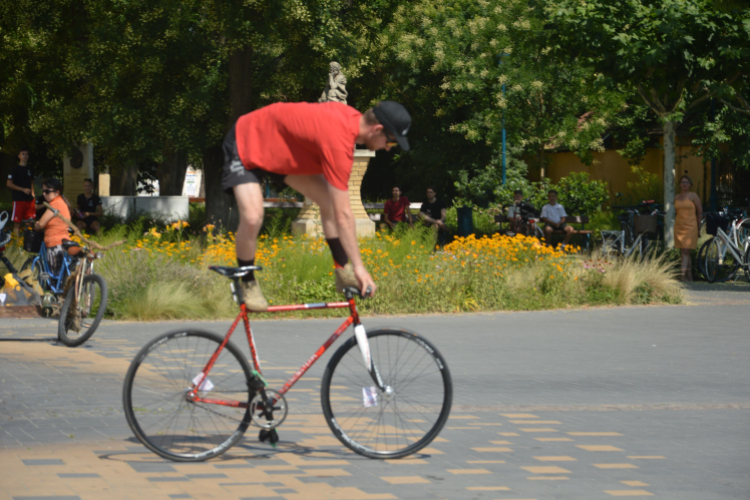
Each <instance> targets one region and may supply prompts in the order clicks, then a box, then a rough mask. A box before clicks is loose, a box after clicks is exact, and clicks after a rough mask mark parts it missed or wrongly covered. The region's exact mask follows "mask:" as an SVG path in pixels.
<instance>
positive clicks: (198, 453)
mask: <svg viewBox="0 0 750 500" xmlns="http://www.w3.org/2000/svg"><path fill="white" fill-rule="evenodd" d="M166 337H167V338H168V340H167V341H166V342H163V343H160V344H159V343H158V342H159V341H160V340H161V338H158V339H155V340H154V341H152V345H153V344H158V345H157V346H156V347H153V348H151V347H150V346H146V347H145V348H144V349H143V350H142V351H141V353H139V355H138V356H137V357H136V359H135V360H134V361H133V364H132V365H131V370H129V371H128V376H127V378H126V386H125V401H126V414H127V415H128V423H129V424H130V426H131V428H132V429H133V431H134V432H135V434H136V436H137V437H138V438H139V439H140V440H141V441H142V442H143V443H144V444H145V445H146V446H148V447H149V448H150V449H152V450H153V451H155V452H156V453H158V454H159V455H161V456H164V457H166V458H170V459H173V460H184V461H191V460H205V459H206V458H210V457H212V456H215V455H218V454H220V453H223V452H224V451H225V450H226V449H227V448H229V446H230V445H231V444H233V443H234V441H236V439H239V435H241V432H244V431H245V429H246V428H247V426H248V423H249V419H248V416H247V413H248V411H247V408H237V407H231V406H224V405H218V404H209V403H204V402H191V401H189V400H188V398H187V393H188V391H189V389H190V388H191V387H192V385H193V382H192V381H193V379H194V378H195V377H196V376H197V375H199V374H200V373H202V371H203V369H204V368H205V365H206V363H207V362H208V360H209V359H210V358H211V356H212V355H213V354H214V353H215V352H216V350H217V348H218V347H219V346H220V344H221V340H222V339H221V338H220V337H218V336H216V335H214V334H210V333H206V332H188V333H187V334H184V333H181V332H175V333H172V334H168V335H167V336H166ZM144 353H145V354H144ZM249 376H250V368H249V366H248V365H247V361H245V360H244V358H243V357H242V355H241V354H240V353H239V351H237V349H236V348H235V347H234V346H232V344H228V345H227V346H226V347H225V348H224V349H223V350H222V351H221V352H220V353H219V356H218V357H217V359H216V362H215V363H214V365H213V367H212V369H211V371H210V372H209V373H208V376H207V377H206V379H204V380H208V381H210V383H211V384H213V387H212V388H211V389H209V390H206V391H200V390H199V391H198V395H199V396H202V395H206V394H208V396H209V397H211V398H215V399H221V400H234V401H238V402H241V403H245V404H247V403H249V392H248V385H247V380H248V377H249ZM238 430H239V431H241V432H240V433H239V434H238V433H237V431H238Z"/></svg>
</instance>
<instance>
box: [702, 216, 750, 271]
mask: <svg viewBox="0 0 750 500" xmlns="http://www.w3.org/2000/svg"><path fill="white" fill-rule="evenodd" d="M746 216H747V213H746V212H745V211H744V210H731V209H728V208H726V209H724V210H723V211H722V212H719V213H712V214H709V215H708V216H707V218H706V231H707V232H708V234H712V235H714V236H713V238H711V239H710V240H708V241H706V242H705V243H703V245H702V246H701V248H700V250H699V251H698V267H699V268H700V271H701V272H702V273H703V276H704V277H705V278H706V281H708V282H709V283H714V282H723V281H727V280H733V279H735V277H736V276H737V274H738V272H739V270H740V269H742V270H743V271H744V274H745V278H746V279H747V280H748V281H750V219H747V218H745V217H746Z"/></svg>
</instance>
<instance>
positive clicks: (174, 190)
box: [156, 152, 187, 196]
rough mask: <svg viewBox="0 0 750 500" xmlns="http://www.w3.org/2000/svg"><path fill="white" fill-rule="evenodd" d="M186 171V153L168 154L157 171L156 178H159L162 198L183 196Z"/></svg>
mask: <svg viewBox="0 0 750 500" xmlns="http://www.w3.org/2000/svg"><path fill="white" fill-rule="evenodd" d="M186 169H187V155H186V154H185V153H182V152H176V153H172V152H170V153H167V154H166V155H165V157H164V161H162V162H161V163H160V164H159V167H158V169H157V171H156V176H157V177H158V178H159V194H160V195H161V196H182V186H183V184H184V183H185V170H186Z"/></svg>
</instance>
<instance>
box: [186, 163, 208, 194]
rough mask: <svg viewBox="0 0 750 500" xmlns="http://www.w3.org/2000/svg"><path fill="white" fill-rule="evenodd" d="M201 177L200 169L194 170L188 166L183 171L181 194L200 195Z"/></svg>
mask: <svg viewBox="0 0 750 500" xmlns="http://www.w3.org/2000/svg"><path fill="white" fill-rule="evenodd" d="M202 177H203V171H202V170H194V169H193V168H192V167H188V169H187V171H186V172H185V182H184V183H183V185H182V196H187V197H188V198H198V197H200V192H201V178H202Z"/></svg>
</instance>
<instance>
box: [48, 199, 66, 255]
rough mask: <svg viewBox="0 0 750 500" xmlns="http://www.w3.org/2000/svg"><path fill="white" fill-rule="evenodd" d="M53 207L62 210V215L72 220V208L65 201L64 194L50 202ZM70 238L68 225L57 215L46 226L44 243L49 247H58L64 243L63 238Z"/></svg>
mask: <svg viewBox="0 0 750 500" xmlns="http://www.w3.org/2000/svg"><path fill="white" fill-rule="evenodd" d="M50 205H51V206H52V208H56V209H57V210H59V211H60V215H62V216H63V217H65V218H66V219H68V220H70V210H69V209H68V204H67V203H65V200H63V197H62V196H58V197H57V198H55V199H54V200H52V201H51V202H50ZM63 238H64V239H66V240H69V239H70V235H69V234H68V226H67V225H66V224H65V223H64V222H63V221H62V220H61V219H60V218H59V217H57V216H55V217H52V219H51V220H50V221H49V222H48V223H47V225H46V226H44V244H45V246H46V247H47V248H52V247H56V246H57V245H62V240H63Z"/></svg>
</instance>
